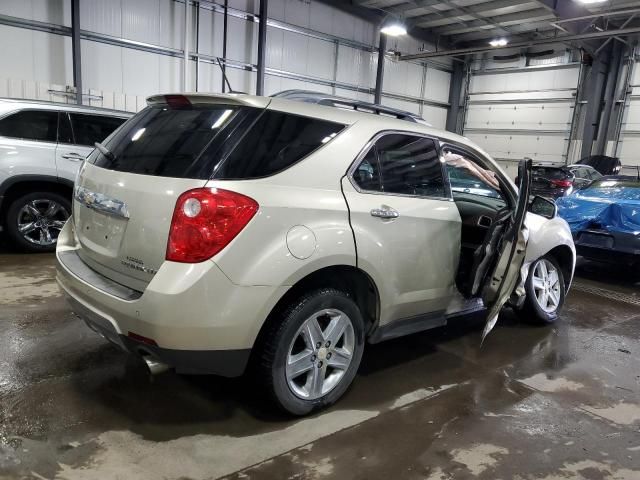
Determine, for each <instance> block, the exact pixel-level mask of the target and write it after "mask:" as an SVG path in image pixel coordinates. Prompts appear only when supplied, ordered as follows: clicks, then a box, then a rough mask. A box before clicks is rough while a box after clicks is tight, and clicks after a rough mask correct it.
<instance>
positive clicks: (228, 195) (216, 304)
mask: <svg viewBox="0 0 640 480" xmlns="http://www.w3.org/2000/svg"><path fill="white" fill-rule="evenodd" d="M287 97H288V98H292V97H295V98H297V100H303V101H294V100H291V99H288V98H287ZM530 168H531V165H530V161H527V162H523V165H522V167H521V171H520V175H519V178H520V181H521V187H520V188H521V194H520V196H518V190H517V189H516V187H515V186H514V185H513V183H512V182H511V181H510V180H509V179H508V178H507V176H506V175H505V174H504V172H503V171H502V170H501V169H500V168H499V167H498V166H497V165H496V163H495V162H494V161H493V160H492V159H491V158H490V157H489V156H488V155H487V154H486V153H484V152H483V151H482V150H480V149H479V148H478V147H477V146H475V145H474V144H472V143H471V142H469V141H468V140H467V139H465V138H463V137H460V136H458V135H454V134H452V133H448V132H444V131H441V130H436V129H433V128H430V127H428V126H425V125H424V123H423V122H421V121H420V120H419V119H416V118H415V117H413V116H411V115H409V114H405V113H403V112H398V111H395V110H390V109H384V108H382V107H379V106H374V105H366V104H362V103H357V102H350V101H348V100H344V99H337V98H328V97H325V96H321V95H318V96H315V97H314V95H312V94H307V95H297V96H296V95H294V94H292V93H291V92H290V93H288V94H285V95H281V96H276V97H274V98H267V97H255V96H250V95H237V94H232V95H204V94H188V95H162V96H154V97H151V98H149V99H148V107H147V108H146V109H144V110H143V111H141V112H140V113H138V114H137V115H135V116H134V117H133V118H132V119H130V120H129V121H127V122H126V123H125V124H124V125H123V126H122V127H120V128H119V129H118V130H116V131H115V132H114V133H113V134H112V135H111V136H110V137H109V138H108V139H107V140H106V141H105V142H104V144H97V148H96V150H95V151H94V152H93V153H92V154H91V155H90V157H89V158H88V160H87V161H86V162H85V163H84V165H83V166H82V168H81V169H80V172H79V175H78V178H77V181H76V187H75V192H74V202H73V214H72V218H71V219H70V221H69V222H68V223H67V224H66V225H65V227H64V229H63V230H62V232H61V234H60V236H59V238H58V247H57V260H58V282H59V284H60V286H61V287H62V290H63V291H64V292H65V293H66V294H67V295H68V298H69V301H70V302H71V305H72V307H73V310H74V311H75V313H76V314H77V315H78V316H80V317H81V318H82V319H84V320H85V321H86V323H87V324H88V325H89V327H91V328H92V329H93V330H95V331H96V332H98V333H99V334H101V335H103V336H104V337H105V338H106V339H108V340H109V341H111V342H113V343H115V344H116V345H118V346H120V347H121V348H123V349H124V350H126V351H128V352H130V353H132V354H134V355H137V356H140V357H142V358H143V359H144V360H145V361H146V362H147V364H148V365H149V366H150V368H151V369H152V370H160V369H162V368H163V367H172V368H175V370H176V371H177V372H179V373H187V374H218V375H225V376H237V375H241V374H242V373H243V372H245V370H247V367H248V366H250V367H251V369H252V371H253V372H254V373H255V374H256V375H257V376H258V378H259V379H260V380H261V381H262V382H263V383H264V386H265V389H266V391H267V392H268V393H269V394H270V396H271V398H273V400H274V401H275V402H276V404H278V405H279V406H280V407H282V408H284V409H285V410H287V411H288V412H291V413H293V414H296V415H303V414H307V413H309V412H310V411H312V410H314V409H316V408H320V407H324V406H326V405H329V404H331V403H333V402H335V401H336V400H337V399H338V398H339V397H340V396H341V395H342V394H343V393H344V392H345V391H346V389H347V388H348V386H349V384H350V383H351V382H352V380H353V379H354V376H355V374H356V371H357V369H358V366H359V364H360V359H361V358H362V352H363V349H364V348H365V344H366V343H375V342H380V341H382V340H386V339H390V338H394V337H398V336H401V335H406V334H410V333H414V332H418V331H422V330H426V329H429V328H433V327H439V326H443V325H445V324H446V323H447V320H448V319H450V318H451V317H453V316H460V315H463V314H467V313H471V312H477V311H480V310H484V309H486V311H487V312H486V314H487V318H488V320H487V326H486V328H485V332H484V333H485V335H486V333H488V331H489V330H490V329H491V328H492V327H493V325H494V323H495V321H496V319H497V316H498V313H499V311H500V309H501V308H502V306H503V305H504V304H505V303H506V302H507V301H509V302H510V303H511V305H512V306H513V307H514V308H516V309H518V311H519V312H521V313H522V315H523V316H525V317H527V318H529V319H533V320H537V321H541V322H552V321H554V320H555V319H556V318H557V316H558V312H559V310H560V308H561V307H562V303H563V300H564V295H565V292H566V291H567V289H568V288H569V285H570V282H571V278H572V275H573V268H574V263H575V250H574V246H573V241H572V238H571V233H570V231H569V228H568V226H567V224H566V223H565V222H564V221H563V220H562V219H560V218H558V217H557V216H556V214H555V213H556V212H555V205H554V204H553V203H551V202H548V201H546V200H544V199H541V198H535V199H534V200H533V202H532V203H531V204H530V205H529V204H528V202H527V197H528V188H529V172H530ZM454 172H455V173H456V174H455V175H453V174H452V175H450V173H454ZM527 209H528V210H530V211H535V212H538V213H540V214H539V215H538V214H534V213H529V214H527ZM525 217H526V218H525Z"/></svg>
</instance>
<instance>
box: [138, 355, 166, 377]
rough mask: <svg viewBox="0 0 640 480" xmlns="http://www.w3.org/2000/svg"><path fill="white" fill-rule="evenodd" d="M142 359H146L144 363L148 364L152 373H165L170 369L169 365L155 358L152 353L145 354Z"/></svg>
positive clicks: (148, 368)
mask: <svg viewBox="0 0 640 480" xmlns="http://www.w3.org/2000/svg"><path fill="white" fill-rule="evenodd" d="M142 359H143V360H144V363H145V364H146V365H147V370H149V373H150V374H151V375H158V374H160V373H163V372H166V371H167V370H169V365H167V364H166V363H163V362H159V361H158V360H156V359H155V358H153V357H152V356H151V355H144V356H143V357H142Z"/></svg>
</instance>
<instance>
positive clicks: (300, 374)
mask: <svg viewBox="0 0 640 480" xmlns="http://www.w3.org/2000/svg"><path fill="white" fill-rule="evenodd" d="M261 343H262V345H261V346H259V347H258V348H259V352H258V353H259V355H258V357H257V361H258V362H257V363H258V364H257V368H256V373H257V375H258V379H259V380H260V381H261V383H263V385H264V387H265V390H266V392H267V394H268V395H269V396H270V398H271V400H272V401H273V403H274V404H275V405H277V406H278V407H279V408H280V409H282V410H284V411H286V412H288V413H290V414H293V415H307V414H308V413H310V412H312V411H314V410H318V409H321V408H325V407H328V406H329V405H331V404H333V403H334V402H336V401H337V400H338V399H339V398H340V397H341V396H342V395H343V394H344V393H345V392H346V391H347V389H348V388H349V385H350V384H351V383H352V381H353V379H354V377H355V375H356V372H357V370H358V367H359V365H360V360H361V359H362V352H363V349H364V322H363V319H362V315H361V313H360V310H359V309H358V306H357V305H356V304H355V302H354V301H353V300H352V299H351V297H349V295H347V294H346V293H344V292H341V291H338V290H335V289H333V288H322V289H319V290H315V291H313V292H310V293H307V294H305V295H303V296H302V297H301V298H299V299H298V300H296V301H295V302H293V303H291V305H289V307H288V308H286V309H285V311H284V312H283V313H282V314H281V315H279V318H278V321H276V322H273V323H272V324H271V325H270V326H269V327H268V330H267V331H265V332H264V334H263V336H262V341H261Z"/></svg>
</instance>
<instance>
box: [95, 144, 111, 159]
mask: <svg viewBox="0 0 640 480" xmlns="http://www.w3.org/2000/svg"><path fill="white" fill-rule="evenodd" d="M94 145H95V147H96V148H97V149H98V150H99V151H100V153H101V154H103V155H104V156H105V157H107V158H108V159H109V160H111V161H113V160H114V159H115V158H116V157H115V156H114V155H113V153H111V150H109V149H108V148H107V147H105V146H104V145H103V144H101V143H100V142H96V143H94Z"/></svg>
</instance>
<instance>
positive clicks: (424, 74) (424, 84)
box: [418, 63, 427, 118]
mask: <svg viewBox="0 0 640 480" xmlns="http://www.w3.org/2000/svg"><path fill="white" fill-rule="evenodd" d="M426 92H427V64H426V63H423V64H422V75H420V108H419V110H418V111H419V112H420V116H421V117H422V118H424V96H425V93H426Z"/></svg>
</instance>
